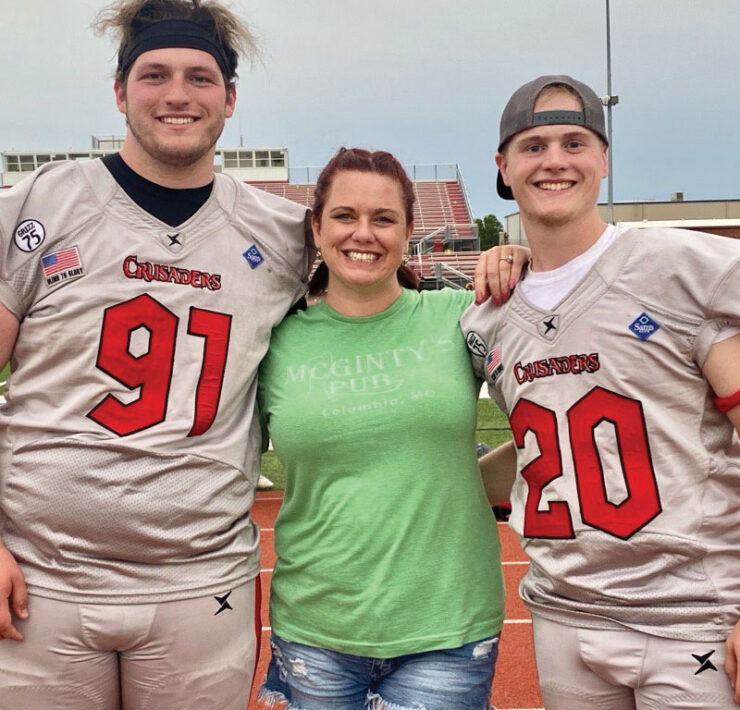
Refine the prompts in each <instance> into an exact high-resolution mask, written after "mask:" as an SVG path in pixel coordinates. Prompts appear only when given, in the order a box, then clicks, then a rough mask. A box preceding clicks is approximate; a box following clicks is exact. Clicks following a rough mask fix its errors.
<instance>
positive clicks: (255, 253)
mask: <svg viewBox="0 0 740 710" xmlns="http://www.w3.org/2000/svg"><path fill="white" fill-rule="evenodd" d="M242 256H243V257H244V258H245V259H246V260H247V264H249V266H250V268H252V269H256V268H257V267H258V266H259V265H260V264H261V263H262V262H263V261H264V260H265V258H264V257H263V256H262V254H260V250H259V249H257V247H256V246H255V245H254V244H252V246H251V247H249V249H247V251H245V252H244V253H243V254H242Z"/></svg>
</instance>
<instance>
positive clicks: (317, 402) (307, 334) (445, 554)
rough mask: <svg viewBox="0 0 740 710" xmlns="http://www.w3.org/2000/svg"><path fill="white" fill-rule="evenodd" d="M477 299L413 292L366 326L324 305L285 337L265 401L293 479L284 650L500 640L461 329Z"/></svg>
mask: <svg viewBox="0 0 740 710" xmlns="http://www.w3.org/2000/svg"><path fill="white" fill-rule="evenodd" d="M471 297H472V296H471V294H469V293H468V292H462V291H449V290H445V291H441V292H423V293H421V294H419V293H416V292H412V291H408V290H404V291H403V292H402V295H401V296H400V297H399V298H398V299H397V300H396V301H395V302H394V303H393V305H391V306H390V307H389V308H388V309H387V310H385V311H383V312H382V313H379V314H377V315H375V316H369V317H362V318H347V317H344V316H341V315H339V314H338V313H337V312H335V311H334V310H332V309H331V308H329V307H328V306H326V305H324V304H319V305H315V306H311V307H309V308H308V310H307V311H305V312H301V313H298V314H296V315H294V316H291V317H290V318H287V319H286V320H285V321H284V322H283V323H282V324H281V326H280V327H279V328H278V329H277V330H276V331H275V333H274V335H273V340H272V342H271V346H270V351H269V354H268V357H267V358H266V360H265V362H264V363H263V368H262V371H261V375H260V378H261V380H260V382H261V384H260V387H261V388H262V389H261V391H262V395H261V402H262V404H261V411H262V416H263V417H264V419H265V421H266V424H267V426H268V427H269V430H270V435H271V438H272V440H273V445H274V447H275V451H276V453H277V455H278V456H279V457H280V459H281V460H282V461H283V463H284V464H285V467H286V475H287V486H286V493H285V500H284V503H283V506H282V508H281V510H280V514H279V516H278V519H277V521H276V523H275V550H276V552H277V555H278V560H277V563H276V565H275V570H274V573H273V580H272V586H271V602H270V619H271V623H272V628H273V630H274V631H275V632H276V633H277V634H279V635H280V636H281V637H283V638H286V639H288V640H291V641H297V642H300V643H304V644H310V645H314V646H319V647H322V648H329V649H332V650H336V651H340V652H343V653H352V654H356V655H362V656H375V657H383V658H387V657H392V656H397V655H402V654H406V653H415V652H421V651H428V650H432V649H438V648H454V647H458V646H460V645H462V644H465V643H468V642H471V641H475V640H478V639H481V638H485V637H487V636H490V635H492V634H494V633H496V632H498V631H499V630H500V628H501V624H502V621H503V611H504V609H503V587H502V578H501V570H500V563H499V542H498V533H497V528H496V524H495V520H494V518H493V516H492V514H491V509H490V505H489V504H488V502H487V500H486V498H485V494H484V491H483V487H482V483H481V479H480V474H479V472H478V467H477V462H476V457H475V445H474V432H475V417H476V403H477V390H478V385H477V382H476V380H475V378H474V377H473V374H472V371H471V368H470V364H469V361H468V358H467V353H466V350H465V344H464V342H463V339H462V334H461V332H460V329H459V324H458V320H459V316H460V314H461V313H462V311H463V309H464V308H465V307H466V306H467V305H468V304H469V303H470V301H471Z"/></svg>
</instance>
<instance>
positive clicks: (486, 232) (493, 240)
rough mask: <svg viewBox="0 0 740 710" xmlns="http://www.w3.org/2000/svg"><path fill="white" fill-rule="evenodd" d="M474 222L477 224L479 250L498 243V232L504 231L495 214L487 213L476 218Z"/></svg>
mask: <svg viewBox="0 0 740 710" xmlns="http://www.w3.org/2000/svg"><path fill="white" fill-rule="evenodd" d="M475 223H476V224H477V225H478V238H479V239H480V248H481V251H484V250H486V249H490V248H491V247H495V246H496V245H497V244H498V233H499V232H503V231H504V228H503V227H502V226H501V222H499V221H498V218H497V217H496V215H494V214H487V215H486V216H485V217H484V218H483V219H476V220H475Z"/></svg>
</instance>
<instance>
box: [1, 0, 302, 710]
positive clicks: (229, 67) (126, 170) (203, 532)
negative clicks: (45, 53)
mask: <svg viewBox="0 0 740 710" xmlns="http://www.w3.org/2000/svg"><path fill="white" fill-rule="evenodd" d="M98 28H99V29H100V30H103V31H105V30H113V31H115V32H116V33H118V35H119V37H120V51H119V54H118V70H117V73H116V79H115V95H116V102H117V104H118V107H119V109H120V111H121V112H122V113H124V114H125V116H126V122H127V130H126V138H125V141H124V144H123V147H122V149H121V151H120V153H119V154H117V155H112V156H108V157H106V158H104V159H102V160H94V161H88V162H75V161H70V162H55V163H52V164H50V165H46V166H44V167H43V168H41V169H40V170H38V171H37V172H36V173H34V174H33V175H31V176H29V177H28V178H26V179H25V180H24V181H23V182H22V183H20V184H19V185H17V186H16V187H14V188H13V189H11V190H7V191H5V192H4V193H3V194H2V196H0V366H1V365H3V364H5V363H6V362H8V360H9V359H11V365H12V376H11V379H10V383H9V388H8V391H7V393H6V396H7V399H8V401H7V404H5V405H4V406H3V407H2V409H1V410H0V472H1V474H0V475H1V477H2V485H1V486H0V531H1V533H2V544H0V639H5V640H3V641H0V710H20V709H21V708H33V710H52V709H53V710H86V709H90V710H93V708H94V709H95V710H119V709H120V708H124V709H126V710H131V709H138V708H152V709H154V708H158V709H161V710H170V709H171V710H175V709H177V710H187V709H188V708H193V709H195V708H197V709H198V710H204V709H208V708H212V709H213V710H244V708H245V707H246V704H247V700H248V696H249V690H250V684H251V681H252V675H253V671H254V665H255V662H256V656H257V649H258V643H259V634H260V629H259V626H258V623H257V621H256V620H255V614H256V615H257V618H258V615H259V588H258V586H257V585H256V579H257V575H258V573H259V553H258V541H259V535H258V531H257V527H256V525H255V524H254V523H253V521H252V520H251V518H250V516H249V512H248V511H249V507H250V504H251V502H252V500H253V498H254V490H255V485H256V483H257V478H258V475H259V460H260V433H259V425H258V422H257V420H256V417H255V390H256V379H255V378H256V371H257V365H258V363H259V361H260V360H261V359H262V357H263V355H264V353H265V351H266V349H267V345H268V340H269V334H270V329H271V327H272V326H273V325H274V324H275V323H277V322H279V321H280V320H281V319H282V317H283V316H284V315H285V314H286V312H287V311H288V310H289V309H290V308H291V306H292V304H293V303H294V302H295V301H296V300H298V299H299V298H300V297H301V296H302V294H303V292H304V289H305V282H306V279H307V275H308V270H309V266H310V264H311V261H312V257H313V252H312V249H310V248H309V247H307V245H306V230H305V227H304V222H305V212H306V211H305V209H304V208H302V207H300V206H298V205H296V204H294V203H291V202H288V201H285V200H282V199H279V198H277V197H273V196H271V195H269V194H267V193H264V192H261V191H259V190H254V189H252V188H249V187H247V186H246V185H244V184H243V183H240V182H238V181H236V180H234V179H233V178H231V177H228V176H225V175H214V173H213V160H214V152H215V144H216V140H217V139H218V137H219V135H220V134H221V131H222V129H223V126H224V121H225V119H226V118H228V117H229V116H231V114H232V112H233V110H234V103H235V99H236V94H235V88H234V80H235V77H236V67H237V51H238V50H239V49H244V50H247V51H249V50H251V49H253V45H252V40H251V36H250V35H249V33H248V32H247V30H246V28H245V27H244V26H243V25H242V24H241V23H240V21H239V20H238V19H237V18H236V17H235V16H234V15H233V14H231V13H230V12H229V11H227V10H226V9H225V8H224V7H223V6H222V5H220V4H218V3H217V2H205V0H204V1H202V2H196V1H195V0H193V1H192V2H191V1H190V0H126V1H125V2H119V3H116V4H114V5H113V6H111V7H110V8H108V9H107V10H106V11H104V13H103V15H102V16H101V18H100V21H99V23H98ZM24 577H25V582H26V583H27V585H28V592H26V586H25V583H24Z"/></svg>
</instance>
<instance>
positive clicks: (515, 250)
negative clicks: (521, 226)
mask: <svg viewBox="0 0 740 710" xmlns="http://www.w3.org/2000/svg"><path fill="white" fill-rule="evenodd" d="M529 255H530V251H529V249H528V248H527V247H523V246H521V245H519V244H506V245H504V246H499V247H492V248H491V249H488V250H487V251H484V252H482V253H481V255H480V258H479V259H478V264H477V266H476V267H475V302H476V303H477V304H479V305H480V304H481V303H484V302H485V301H486V300H487V299H488V298H489V297H490V298H492V299H493V302H494V303H495V304H496V305H497V306H500V305H501V304H502V303H505V302H506V301H507V300H508V299H509V296H510V295H511V291H512V290H513V288H514V286H516V283H517V281H519V279H520V277H521V275H522V268H523V267H524V265H525V264H526V263H527V262H528V261H529Z"/></svg>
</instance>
